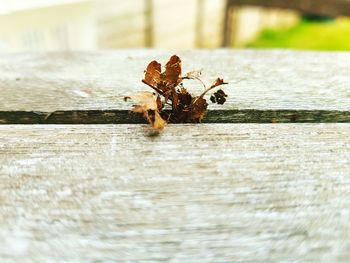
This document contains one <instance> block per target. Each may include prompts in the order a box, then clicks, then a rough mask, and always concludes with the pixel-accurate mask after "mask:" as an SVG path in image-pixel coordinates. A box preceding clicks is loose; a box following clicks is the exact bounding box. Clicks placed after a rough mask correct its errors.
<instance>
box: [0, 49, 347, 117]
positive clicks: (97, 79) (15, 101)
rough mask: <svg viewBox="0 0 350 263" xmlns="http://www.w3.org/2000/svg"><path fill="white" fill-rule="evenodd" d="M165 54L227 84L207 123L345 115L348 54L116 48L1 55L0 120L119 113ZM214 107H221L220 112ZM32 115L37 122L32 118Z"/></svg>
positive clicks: (198, 88)
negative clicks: (220, 103) (221, 101)
mask: <svg viewBox="0 0 350 263" xmlns="http://www.w3.org/2000/svg"><path fill="white" fill-rule="evenodd" d="M173 53H177V54H178V55H179V56H181V57H182V60H183V67H184V71H185V72H186V71H191V70H193V69H202V70H203V80H204V81H205V82H206V83H208V84H210V83H211V82H212V81H213V80H214V79H215V78H216V77H218V76H220V77H223V78H224V79H225V80H227V81H228V82H229V83H230V84H229V85H228V86H226V87H225V90H226V91H227V93H228V95H229V97H228V101H227V104H225V105H224V106H218V105H210V107H209V109H210V110H212V112H211V115H208V116H211V117H210V118H209V117H208V118H207V119H206V121H208V122H213V121H214V122H215V120H216V119H219V118H220V116H221V119H222V116H228V117H226V120H225V122H236V121H237V118H241V120H239V122H248V121H249V120H250V121H251V122H262V121H259V119H257V117H254V116H260V115H264V114H265V117H266V114H267V113H269V114H270V115H267V117H266V119H267V121H265V122H272V121H273V118H274V116H276V115H279V116H280V118H279V119H280V121H281V122H286V121H288V122H290V121H292V122H293V120H295V116H294V115H295V114H294V115H293V114H290V112H288V110H291V111H294V110H297V111H300V113H302V110H306V111H309V112H306V113H308V114H309V115H307V116H304V115H301V114H299V117H298V118H300V119H309V120H311V122H315V121H320V120H319V116H320V114H319V113H320V112H322V111H325V112H323V115H322V114H321V116H326V117H325V118H324V119H327V118H328V119H329V116H332V119H333V121H334V122H338V121H339V122H344V121H346V122H349V121H350V117H349V115H350V89H349V87H350V75H349V72H348V65H349V64H350V53H346V52H344V53H341V52H333V53H327V52H300V51H299V52H296V51H281V50H274V51H257V50H233V51H232V50H216V51H208V50H194V51H179V52H175V51H174V52H166V51H159V50H158V51H157V50H122V51H105V52H96V53H61V54H55V53H52V54H16V55H14V54H11V55H8V54H3V55H2V60H1V61H0V94H1V96H0V123H16V121H15V120H13V116H17V117H15V118H17V120H23V122H22V123H26V121H25V120H26V118H29V117H28V115H30V116H33V117H32V119H30V118H29V120H31V121H32V123H45V121H46V120H48V119H49V118H46V117H47V116H50V117H51V120H53V119H55V118H53V116H55V115H56V117H57V116H59V115H62V114H66V113H62V112H67V116H69V114H70V112H73V113H74V112H78V113H76V114H78V115H79V111H87V113H86V114H89V111H92V112H93V111H95V110H96V111H99V114H100V115H101V116H102V115H105V113H107V115H108V113H109V111H115V112H117V113H118V112H121V114H122V115H120V116H125V115H126V111H127V110H128V109H130V107H131V103H125V102H124V101H123V100H122V98H123V96H125V95H130V94H133V93H135V92H137V91H141V90H149V88H148V87H146V86H145V85H144V84H142V83H141V79H142V77H143V70H144V69H145V67H146V65H147V64H148V62H150V61H151V60H153V59H157V60H158V61H160V62H162V63H163V64H164V63H165V61H167V59H168V57H169V56H170V55H172V54H173ZM185 85H186V87H188V88H189V89H190V90H191V91H192V92H197V93H199V92H201V91H202V86H201V84H199V83H196V82H193V81H191V82H189V81H187V82H186V83H185ZM221 111H226V112H225V113H224V114H221V113H222V112H221ZM216 113H217V114H216ZM236 113H238V114H236ZM16 114H17V115H16ZM18 114H19V115H18ZM215 114H216V115H215ZM83 115H84V114H83ZM216 117H217V118H216ZM118 118H119V117H118ZM118 118H117V117H116V118H115V119H114V120H116V119H118ZM254 118H255V119H254ZM36 119H40V120H41V122H34V120H36ZM58 119H59V117H58V118H56V121H58ZM73 119H74V118H73V117H71V120H73ZM107 119H108V118H107ZM322 119H323V117H322ZM322 119H321V121H322ZM27 121H28V119H27ZM277 121H279V120H277ZM71 122H72V123H75V122H74V121H71ZM81 122H82V123H85V122H84V121H81ZM110 122H113V117H112V119H111V120H110ZM130 122H131V123H135V122H137V120H133V121H130ZM296 122H297V121H296ZM49 123H50V122H49ZM57 123H59V122H57ZM62 123H64V122H62ZM97 123H98V122H97Z"/></svg>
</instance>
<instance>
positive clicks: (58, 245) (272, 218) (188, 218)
mask: <svg viewBox="0 0 350 263" xmlns="http://www.w3.org/2000/svg"><path fill="white" fill-rule="evenodd" d="M0 142H1V143H0V236H1V238H0V248H1V249H0V261H1V262H6V260H13V261H17V262H31V261H40V262H49V261H50V262H62V261H65V262H76V261H84V262H86V261H88V262H89V261H90V262H93V261H94V262H96V261H119V262H124V261H129V262H135V261H144V262H155V261H171V262H184V261H186V262H296V261H302V262H348V261H349V260H350V253H349V251H350V225H349V219H350V201H349V198H347V196H348V193H349V191H350V173H349V171H350V161H349V160H350V124H313V125H307V124H294V125H287V124H276V125H271V124H270V125H253V124H240V125H231V124H225V125H219V124H217V125H213V124H210V125H204V124H203V125H171V127H168V129H166V130H165V131H164V132H163V133H161V134H160V135H159V136H151V134H149V130H148V126H143V125H118V126H113V125H108V126H105V125H103V126H102V125H100V126H93V125H88V126H84V125H79V126H74V125H70V126H57V125H50V126H47V125H46V126H40V125H39V126H37V125H30V126H23V125H15V126H8V125H3V126H1V127H0ZM267 142H268V143H267Z"/></svg>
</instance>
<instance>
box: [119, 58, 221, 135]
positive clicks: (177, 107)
mask: <svg viewBox="0 0 350 263" xmlns="http://www.w3.org/2000/svg"><path fill="white" fill-rule="evenodd" d="M181 71H182V69H181V59H180V58H179V57H178V56H176V55H173V56H172V57H171V58H170V59H169V61H168V62H167V63H166V65H165V71H164V72H161V64H160V63H158V62H157V61H152V62H151V63H149V64H148V66H147V68H146V70H145V77H144V79H143V82H144V83H145V84H147V85H148V86H150V87H151V88H152V89H154V90H155V91H156V92H157V94H153V93H151V92H141V93H138V94H136V95H135V96H130V97H125V98H124V100H125V101H126V100H128V99H132V100H134V101H135V102H136V104H135V105H134V106H133V108H132V109H131V111H132V112H136V113H142V114H143V115H144V117H145V118H146V119H147V121H148V122H149V123H150V124H151V125H152V126H153V127H154V128H155V129H162V128H164V126H165V125H166V123H167V121H170V122H174V123H186V122H201V121H202V119H203V117H204V115H205V112H206V110H207V107H208V103H207V101H206V100H205V99H204V96H205V95H206V94H207V93H208V92H209V91H210V90H212V89H214V88H216V87H218V86H220V85H223V84H227V83H226V82H224V80H223V79H220V78H218V79H216V80H215V81H214V83H213V84H212V85H211V86H210V87H209V88H206V86H205V84H204V83H203V81H202V80H201V79H200V75H201V72H200V71H191V72H188V73H187V74H186V75H185V76H184V77H181ZM184 79H196V80H199V81H200V82H201V83H202V84H203V86H204V88H205V90H204V92H202V94H200V95H199V96H193V95H192V94H190V93H189V92H188V91H187V89H185V88H184V87H183V85H182V81H183V80H184ZM155 95H157V97H156V98H155ZM226 97H227V95H226V94H225V92H224V91H223V90H221V89H220V90H218V91H217V92H215V93H213V95H212V96H211V97H210V100H211V101H212V102H214V103H218V104H223V103H224V102H225V101H226ZM165 104H167V105H169V106H171V110H167V108H166V107H164V105H165ZM164 108H165V110H164Z"/></svg>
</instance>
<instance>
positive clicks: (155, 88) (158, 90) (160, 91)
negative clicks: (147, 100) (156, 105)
mask: <svg viewBox="0 0 350 263" xmlns="http://www.w3.org/2000/svg"><path fill="white" fill-rule="evenodd" d="M142 82H143V83H145V84H146V85H147V86H149V87H151V88H152V89H154V90H155V91H157V92H158V93H159V94H160V95H162V96H164V92H163V91H162V90H160V89H158V88H157V87H154V86H153V85H151V84H149V83H147V82H146V81H145V80H144V79H143V80H142Z"/></svg>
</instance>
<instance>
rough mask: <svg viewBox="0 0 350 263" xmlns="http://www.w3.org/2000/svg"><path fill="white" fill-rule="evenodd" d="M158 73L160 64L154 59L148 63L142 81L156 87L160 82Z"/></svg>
mask: <svg viewBox="0 0 350 263" xmlns="http://www.w3.org/2000/svg"><path fill="white" fill-rule="evenodd" d="M160 73H161V65H160V63H158V62H157V61H155V60H154V61H152V62H151V63H149V64H148V66H147V69H146V70H145V78H144V81H145V82H146V83H147V84H149V85H151V86H153V87H157V86H158V83H159V82H160Z"/></svg>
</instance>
